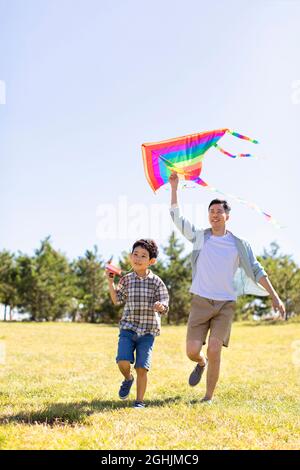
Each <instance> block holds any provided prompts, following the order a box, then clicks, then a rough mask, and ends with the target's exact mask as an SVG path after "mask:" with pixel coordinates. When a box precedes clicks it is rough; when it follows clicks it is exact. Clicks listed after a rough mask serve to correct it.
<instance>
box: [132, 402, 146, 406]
mask: <svg viewBox="0 0 300 470" xmlns="http://www.w3.org/2000/svg"><path fill="white" fill-rule="evenodd" d="M145 407H146V405H145V403H144V402H143V401H135V402H134V404H133V408H145Z"/></svg>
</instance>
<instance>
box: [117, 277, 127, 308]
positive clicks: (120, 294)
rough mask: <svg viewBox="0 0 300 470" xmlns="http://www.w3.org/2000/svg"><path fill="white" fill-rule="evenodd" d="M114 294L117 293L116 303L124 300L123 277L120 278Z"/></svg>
mask: <svg viewBox="0 0 300 470" xmlns="http://www.w3.org/2000/svg"><path fill="white" fill-rule="evenodd" d="M116 295H117V305H122V304H124V303H125V302H126V299H127V287H126V284H125V280H124V278H123V277H122V278H121V279H120V281H119V284H118V285H117V287H116Z"/></svg>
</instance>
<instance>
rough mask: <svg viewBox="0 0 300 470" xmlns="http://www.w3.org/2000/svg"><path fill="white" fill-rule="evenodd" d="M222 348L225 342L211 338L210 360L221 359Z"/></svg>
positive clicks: (209, 344) (208, 349) (208, 350)
mask: <svg viewBox="0 0 300 470" xmlns="http://www.w3.org/2000/svg"><path fill="white" fill-rule="evenodd" d="M222 346H223V342H222V341H221V340H219V339H218V338H214V337H212V338H210V339H209V342H208V348H207V356H208V360H215V359H219V357H220V356H221V351H222Z"/></svg>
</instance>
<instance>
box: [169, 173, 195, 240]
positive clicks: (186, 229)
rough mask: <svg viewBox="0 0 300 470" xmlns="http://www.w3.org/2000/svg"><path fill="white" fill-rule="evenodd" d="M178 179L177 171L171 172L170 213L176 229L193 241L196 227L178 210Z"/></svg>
mask: <svg viewBox="0 0 300 470" xmlns="http://www.w3.org/2000/svg"><path fill="white" fill-rule="evenodd" d="M178 181H179V178H178V175H177V173H175V172H173V173H172V174H171V176H170V178H169V182H170V185H171V188H172V194H171V209H170V214H171V217H172V220H173V222H174V224H175V225H176V227H177V228H178V230H180V232H181V233H182V235H183V236H184V237H185V238H186V239H187V240H188V241H189V242H194V241H195V238H196V228H195V226H194V225H192V224H191V223H190V222H189V221H188V220H186V219H184V218H183V217H182V216H181V215H180V212H179V207H178V199H177V189H178Z"/></svg>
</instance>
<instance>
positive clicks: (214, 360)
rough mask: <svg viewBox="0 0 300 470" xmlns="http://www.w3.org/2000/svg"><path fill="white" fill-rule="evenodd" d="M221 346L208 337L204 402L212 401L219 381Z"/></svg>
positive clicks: (213, 338) (218, 341) (216, 340)
mask: <svg viewBox="0 0 300 470" xmlns="http://www.w3.org/2000/svg"><path fill="white" fill-rule="evenodd" d="M222 346H223V341H221V340H220V339H218V338H215V337H213V336H210V338H209V341H208V348H207V357H208V368H207V375H206V393H205V396H204V398H203V400H204V401H206V400H211V399H212V396H213V394H214V390H215V388H216V385H217V382H218V379H219V373H220V364H221V351H222Z"/></svg>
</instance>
